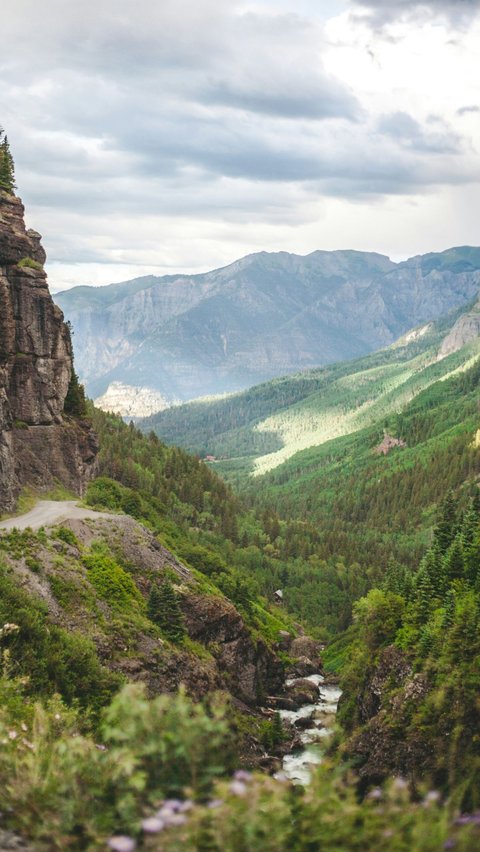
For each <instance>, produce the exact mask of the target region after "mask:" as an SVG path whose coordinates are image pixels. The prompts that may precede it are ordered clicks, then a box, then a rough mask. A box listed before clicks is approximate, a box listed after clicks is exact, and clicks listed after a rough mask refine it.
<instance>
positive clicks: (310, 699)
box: [287, 678, 319, 709]
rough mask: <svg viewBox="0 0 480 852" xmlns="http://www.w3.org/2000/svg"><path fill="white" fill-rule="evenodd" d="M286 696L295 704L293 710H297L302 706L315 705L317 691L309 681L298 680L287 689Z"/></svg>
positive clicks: (315, 686)
mask: <svg viewBox="0 0 480 852" xmlns="http://www.w3.org/2000/svg"><path fill="white" fill-rule="evenodd" d="M287 695H288V697H289V698H291V699H292V701H293V702H294V703H295V705H296V708H295V709H298V708H299V707H303V705H304V704H315V703H316V702H317V701H318V697H319V689H318V686H317V685H316V684H315V683H312V682H311V681H310V680H305V679H304V678H299V680H296V681H294V683H291V684H290V686H288V687H287Z"/></svg>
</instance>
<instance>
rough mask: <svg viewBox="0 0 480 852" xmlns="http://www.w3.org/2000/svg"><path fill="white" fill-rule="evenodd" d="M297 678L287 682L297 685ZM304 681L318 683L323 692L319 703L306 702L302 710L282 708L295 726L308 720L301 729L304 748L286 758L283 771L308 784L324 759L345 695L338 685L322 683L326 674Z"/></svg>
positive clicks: (295, 780) (297, 781)
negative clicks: (340, 702) (327, 738)
mask: <svg viewBox="0 0 480 852" xmlns="http://www.w3.org/2000/svg"><path fill="white" fill-rule="evenodd" d="M297 680H300V678H292V679H291V680H289V681H287V686H290V685H292V684H294V683H295V682H296V681H297ZM301 680H309V681H310V682H311V683H314V684H315V685H316V686H318V687H319V689H320V695H319V698H318V700H317V701H316V702H315V704H305V705H304V706H303V707H300V708H299V710H279V713H280V716H281V718H282V719H285V720H288V721H289V722H291V724H292V725H295V723H296V722H297V721H298V720H300V719H304V720H305V722H304V723H302V729H301V730H300V731H299V736H300V740H301V741H302V744H303V748H301V749H296V750H295V751H293V752H291V753H290V754H287V755H286V756H285V757H284V759H283V773H284V774H285V775H286V776H287V777H288V778H290V780H291V781H293V783H294V784H308V783H309V781H310V777H311V773H312V769H313V767H315V766H318V764H320V763H321V762H322V758H323V755H324V752H325V745H324V743H325V739H326V737H328V736H329V734H330V733H331V731H332V727H333V725H334V723H335V714H336V712H337V704H338V701H339V698H340V695H341V690H340V689H339V688H338V686H335V685H334V684H325V685H322V684H323V683H324V680H325V678H324V677H323V675H320V674H313V675H309V676H308V677H306V678H301ZM303 724H304V725H305V727H303ZM298 727H299V726H298Z"/></svg>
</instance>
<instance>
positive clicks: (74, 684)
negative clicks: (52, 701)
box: [0, 570, 119, 711]
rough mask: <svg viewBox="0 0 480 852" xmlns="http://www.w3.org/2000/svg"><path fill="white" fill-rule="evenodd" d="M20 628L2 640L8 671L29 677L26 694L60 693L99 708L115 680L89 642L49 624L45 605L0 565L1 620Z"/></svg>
mask: <svg viewBox="0 0 480 852" xmlns="http://www.w3.org/2000/svg"><path fill="white" fill-rule="evenodd" d="M6 623H14V624H16V625H18V628H19V629H18V631H17V632H16V633H15V634H13V635H12V636H11V637H8V639H7V640H5V642H6V645H5V643H4V646H5V647H7V648H8V652H9V656H10V668H11V670H12V672H13V673H14V674H15V675H16V676H18V677H22V678H27V682H28V683H27V691H28V694H30V695H34V696H39V695H51V694H52V693H53V692H59V693H60V694H61V695H62V696H63V697H64V699H65V700H66V701H67V702H72V701H78V702H79V703H80V704H82V706H88V707H90V708H94V709H95V710H97V711H98V709H99V707H100V706H101V705H102V704H104V703H105V702H106V701H107V700H108V699H109V698H110V696H111V695H112V693H113V692H114V691H115V690H116V689H117V687H118V685H119V679H118V677H116V676H115V675H113V674H111V673H110V672H108V671H107V670H106V669H104V668H103V666H101V665H100V662H99V660H98V657H97V655H96V652H95V648H94V646H93V645H92V643H91V642H89V641H88V640H87V639H85V638H83V637H82V636H80V635H78V634H73V633H69V632H68V631H66V630H64V629H63V628H61V627H58V626H57V625H55V624H52V623H51V622H50V621H49V619H48V614H47V610H46V607H45V606H44V605H43V604H42V603H41V602H40V601H39V600H36V599H34V598H32V597H30V596H29V595H28V594H27V593H26V592H24V591H23V590H22V589H21V588H19V587H18V585H17V584H16V583H15V581H14V580H13V578H11V577H10V576H8V574H7V573H5V572H4V571H3V570H0V624H2V625H3V624H6Z"/></svg>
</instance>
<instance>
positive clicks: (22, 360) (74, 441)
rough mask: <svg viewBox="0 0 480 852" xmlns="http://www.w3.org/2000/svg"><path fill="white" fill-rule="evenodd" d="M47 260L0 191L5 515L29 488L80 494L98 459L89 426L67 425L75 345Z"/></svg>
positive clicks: (1, 501) (0, 470)
mask: <svg viewBox="0 0 480 852" xmlns="http://www.w3.org/2000/svg"><path fill="white" fill-rule="evenodd" d="M45 258H46V256H45V252H44V250H43V248H42V246H41V244H40V234H37V232H36V231H31V230H28V231H27V230H26V228H25V222H24V208H23V205H22V203H21V201H20V199H18V198H16V197H15V196H13V195H10V194H8V193H6V192H2V191H0V510H10V509H12V508H13V507H14V506H15V502H16V498H17V496H18V493H19V491H20V489H21V488H22V486H23V485H27V484H28V485H32V486H34V487H36V488H39V489H42V488H48V487H50V486H51V485H52V484H53V483H54V482H55V481H60V482H61V483H62V484H63V485H65V486H66V487H67V488H69V489H70V490H72V491H74V492H76V493H82V491H83V489H84V487H85V483H86V481H87V480H88V478H89V477H90V476H91V474H92V472H93V470H94V466H95V459H96V454H97V451H98V448H97V444H96V439H95V436H94V435H93V433H92V432H91V430H90V427H89V426H88V424H86V423H83V424H81V423H78V422H74V421H67V420H65V419H64V417H63V408H64V402H65V397H66V394H67V390H68V386H69V382H70V378H71V375H72V363H73V362H72V344H71V340H70V332H69V329H68V327H67V326H66V324H65V323H64V321H63V314H62V312H61V310H60V308H58V307H57V306H56V305H55V304H54V303H53V301H52V297H51V295H50V293H49V290H48V284H47V277H46V274H45V271H44V269H43V264H44V262H45Z"/></svg>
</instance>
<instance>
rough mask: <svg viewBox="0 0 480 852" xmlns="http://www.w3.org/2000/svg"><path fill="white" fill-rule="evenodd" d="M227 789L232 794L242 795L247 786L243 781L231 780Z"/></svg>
mask: <svg viewBox="0 0 480 852" xmlns="http://www.w3.org/2000/svg"><path fill="white" fill-rule="evenodd" d="M228 789H229V790H230V792H231V793H233V795H234V796H244V795H245V793H246V792H247V787H246V785H245V784H244V783H243V781H232V783H231V784H230V786H229V788H228Z"/></svg>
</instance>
